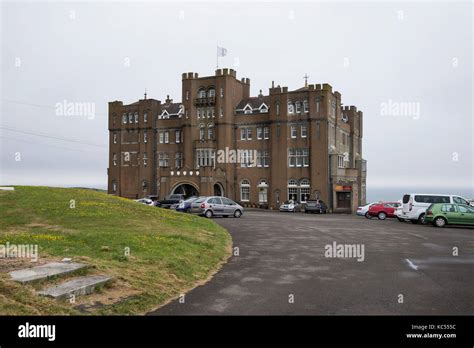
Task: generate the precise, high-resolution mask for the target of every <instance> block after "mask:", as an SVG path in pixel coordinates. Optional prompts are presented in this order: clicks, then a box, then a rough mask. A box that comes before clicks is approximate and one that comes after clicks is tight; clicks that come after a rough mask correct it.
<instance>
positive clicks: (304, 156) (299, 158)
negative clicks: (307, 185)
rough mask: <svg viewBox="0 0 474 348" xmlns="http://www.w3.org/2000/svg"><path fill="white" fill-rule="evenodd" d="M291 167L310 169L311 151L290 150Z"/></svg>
mask: <svg viewBox="0 0 474 348" xmlns="http://www.w3.org/2000/svg"><path fill="white" fill-rule="evenodd" d="M288 166H289V167H308V166H309V149H288Z"/></svg>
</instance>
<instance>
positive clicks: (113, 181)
mask: <svg viewBox="0 0 474 348" xmlns="http://www.w3.org/2000/svg"><path fill="white" fill-rule="evenodd" d="M112 192H117V182H116V181H115V180H112Z"/></svg>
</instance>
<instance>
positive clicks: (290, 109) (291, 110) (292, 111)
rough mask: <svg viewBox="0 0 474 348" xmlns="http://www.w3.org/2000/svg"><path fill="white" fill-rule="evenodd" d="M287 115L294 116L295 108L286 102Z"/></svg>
mask: <svg viewBox="0 0 474 348" xmlns="http://www.w3.org/2000/svg"><path fill="white" fill-rule="evenodd" d="M288 113H289V114H290V115H292V114H294V113H295V106H294V105H293V103H292V102H288Z"/></svg>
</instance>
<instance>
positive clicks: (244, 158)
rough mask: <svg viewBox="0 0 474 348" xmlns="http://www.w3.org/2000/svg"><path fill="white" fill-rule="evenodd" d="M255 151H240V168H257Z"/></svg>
mask: <svg viewBox="0 0 474 348" xmlns="http://www.w3.org/2000/svg"><path fill="white" fill-rule="evenodd" d="M253 153H254V152H253V151H252V150H240V152H239V156H240V158H239V159H240V166H241V167H243V168H246V167H253V166H255V162H254V161H255V160H256V159H255V158H253Z"/></svg>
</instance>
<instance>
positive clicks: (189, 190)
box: [171, 184, 199, 198]
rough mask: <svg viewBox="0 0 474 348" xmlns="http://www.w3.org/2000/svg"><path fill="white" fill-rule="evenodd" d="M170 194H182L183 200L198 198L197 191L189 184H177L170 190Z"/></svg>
mask: <svg viewBox="0 0 474 348" xmlns="http://www.w3.org/2000/svg"><path fill="white" fill-rule="evenodd" d="M171 194H182V195H184V197H185V198H188V197H191V196H199V190H198V189H197V188H196V187H194V186H193V185H191V184H178V185H176V186H175V187H174V189H173V190H171Z"/></svg>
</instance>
